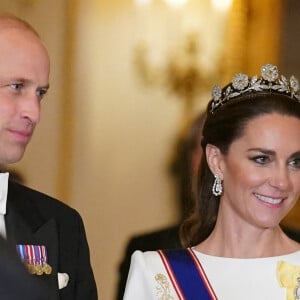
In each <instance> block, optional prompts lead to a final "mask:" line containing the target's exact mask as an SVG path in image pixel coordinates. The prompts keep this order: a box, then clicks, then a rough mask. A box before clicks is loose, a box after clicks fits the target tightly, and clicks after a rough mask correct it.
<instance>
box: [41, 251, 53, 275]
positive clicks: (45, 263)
mask: <svg viewBox="0 0 300 300" xmlns="http://www.w3.org/2000/svg"><path fill="white" fill-rule="evenodd" d="M41 252H42V262H43V271H44V273H45V274H46V275H50V274H51V273H52V267H51V266H50V265H49V264H48V255H47V250H46V247H45V246H41Z"/></svg>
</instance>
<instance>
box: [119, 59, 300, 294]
mask: <svg viewBox="0 0 300 300" xmlns="http://www.w3.org/2000/svg"><path fill="white" fill-rule="evenodd" d="M212 95H213V99H212V100H211V101H210V102H209V104H208V107H207V117H206V121H205V123H204V127H203V131H202V141H201V145H202V148H203V152H204V153H205V154H206V155H203V156H202V161H201V164H200V175H199V181H198V182H199V189H198V195H197V199H196V200H195V203H194V211H193V213H192V215H191V216H190V217H189V218H188V219H187V220H186V221H185V222H184V224H183V226H182V232H181V233H182V241H183V243H184V244H185V246H186V247H187V248H186V249H184V250H163V251H161V250H159V251H156V252H146V253H141V252H140V251H137V252H135V253H134V254H133V257H132V265H131V271H130V272H129V277H128V282H127V287H126V291H125V296H124V299H126V300H129V299H136V296H137V295H139V296H138V297H137V298H139V299H161V298H159V297H169V298H168V299H199V297H200V296H201V299H226V300H229V299H230V300H232V299H239V298H240V295H241V294H242V295H243V299H249V300H250V299H276V300H277V299H278V300H283V299H288V300H290V299H299V298H297V296H295V298H293V297H294V296H293V295H294V294H293V293H294V291H296V290H297V287H298V280H297V278H298V277H300V245H299V244H298V243H297V242H295V241H294V240H292V239H290V238H289V237H287V236H286V234H285V233H284V232H283V231H282V229H281V227H280V226H279V224H280V222H281V220H282V219H283V218H284V217H285V216H286V215H287V213H288V212H289V211H290V210H291V209H292V207H293V206H294V205H295V203H296V201H297V199H298V197H299V195H300V140H299V134H300V93H299V84H298V80H297V79H296V78H295V77H294V76H292V77H291V78H290V79H287V78H286V77H284V76H279V74H278V69H277V67H276V66H273V65H270V64H269V65H266V66H263V67H262V69H261V76H260V77H258V76H253V77H252V78H248V75H246V74H237V75H236V76H235V77H234V78H233V80H232V82H231V83H230V84H228V85H227V86H226V87H225V88H223V89H221V88H219V87H217V86H216V87H214V88H213V92H212ZM270 245H272V246H271V247H270ZM229 270H230V272H228V271H229ZM286 270H287V271H286ZM289 270H290V271H289ZM287 272H288V273H287ZM286 274H289V275H288V277H287V276H286ZM249 287H255V288H249ZM245 291H247V293H245ZM158 295H159V296H158ZM291 295H292V298H290V296H291ZM295 295H296V294H295ZM202 297H203V298H202Z"/></svg>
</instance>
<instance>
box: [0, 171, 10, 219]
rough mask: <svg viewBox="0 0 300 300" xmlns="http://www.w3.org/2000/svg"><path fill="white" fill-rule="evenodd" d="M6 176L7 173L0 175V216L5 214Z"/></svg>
mask: <svg viewBox="0 0 300 300" xmlns="http://www.w3.org/2000/svg"><path fill="white" fill-rule="evenodd" d="M8 176H9V173H8V172H5V173H0V214H1V215H5V214H6V202H7V191H8Z"/></svg>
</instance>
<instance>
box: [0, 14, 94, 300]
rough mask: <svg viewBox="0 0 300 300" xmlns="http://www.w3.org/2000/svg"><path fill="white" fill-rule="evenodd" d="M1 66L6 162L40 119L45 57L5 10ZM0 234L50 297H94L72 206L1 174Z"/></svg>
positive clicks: (0, 154) (1, 140)
mask: <svg viewBox="0 0 300 300" xmlns="http://www.w3.org/2000/svg"><path fill="white" fill-rule="evenodd" d="M0 66H1V67H0V164H3V165H6V164H10V163H15V162H17V161H19V160H20V159H21V158H22V156H23V154H24V151H25V148H26V146H27V144H28V143H29V141H30V139H31V136H32V134H33V132H34V129H35V126H36V125H37V124H38V122H39V120H40V106H41V100H42V98H43V96H44V95H45V94H46V92H47V90H48V87H49V83H48V80H49V57H48V53H47V50H46V48H45V46H44V45H43V43H42V42H41V40H40V38H39V36H38V34H37V33H36V31H35V30H34V29H33V28H32V27H31V26H30V25H29V24H27V23H26V22H24V21H22V20H20V19H18V18H16V17H13V16H10V15H5V14H0ZM6 195H7V198H6ZM6 201H7V203H6V205H5V202H6ZM0 232H1V235H2V236H6V238H7V240H8V241H9V243H13V244H14V245H15V247H16V249H18V254H19V256H20V258H21V259H22V260H23V262H24V263H25V264H26V265H27V267H28V270H29V272H30V273H32V275H31V276H32V277H34V278H36V280H37V281H39V283H40V284H41V286H42V285H43V286H44V285H45V286H47V288H48V297H49V299H51V300H52V299H53V300H54V299H63V300H71V299H72V300H74V299H78V300H79V299H80V300H83V299H84V300H90V299H91V300H93V299H97V289H96V285H95V280H94V276H93V272H92V268H91V265H90V258H89V249H88V244H87V240H86V235H85V231H84V226H83V222H82V219H81V217H80V215H79V214H78V213H77V212H76V211H75V210H73V209H72V208H70V207H68V206H67V205H65V204H63V203H62V202H59V201H57V200H55V199H53V198H51V197H49V196H46V195H44V194H42V193H39V192H37V191H34V190H31V189H29V188H27V187H25V186H23V185H20V184H18V183H16V182H13V181H9V180H8V174H7V173H2V174H0ZM0 284H1V282H0ZM16 288H17V287H16Z"/></svg>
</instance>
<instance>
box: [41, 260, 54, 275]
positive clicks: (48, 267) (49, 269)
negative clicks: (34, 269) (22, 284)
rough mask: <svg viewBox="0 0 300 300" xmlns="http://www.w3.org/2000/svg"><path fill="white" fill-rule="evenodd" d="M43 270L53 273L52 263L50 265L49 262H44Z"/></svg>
mask: <svg viewBox="0 0 300 300" xmlns="http://www.w3.org/2000/svg"><path fill="white" fill-rule="evenodd" d="M43 271H44V273H45V274H46V275H50V274H51V273H52V267H51V266H50V265H48V264H47V263H44V265H43Z"/></svg>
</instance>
